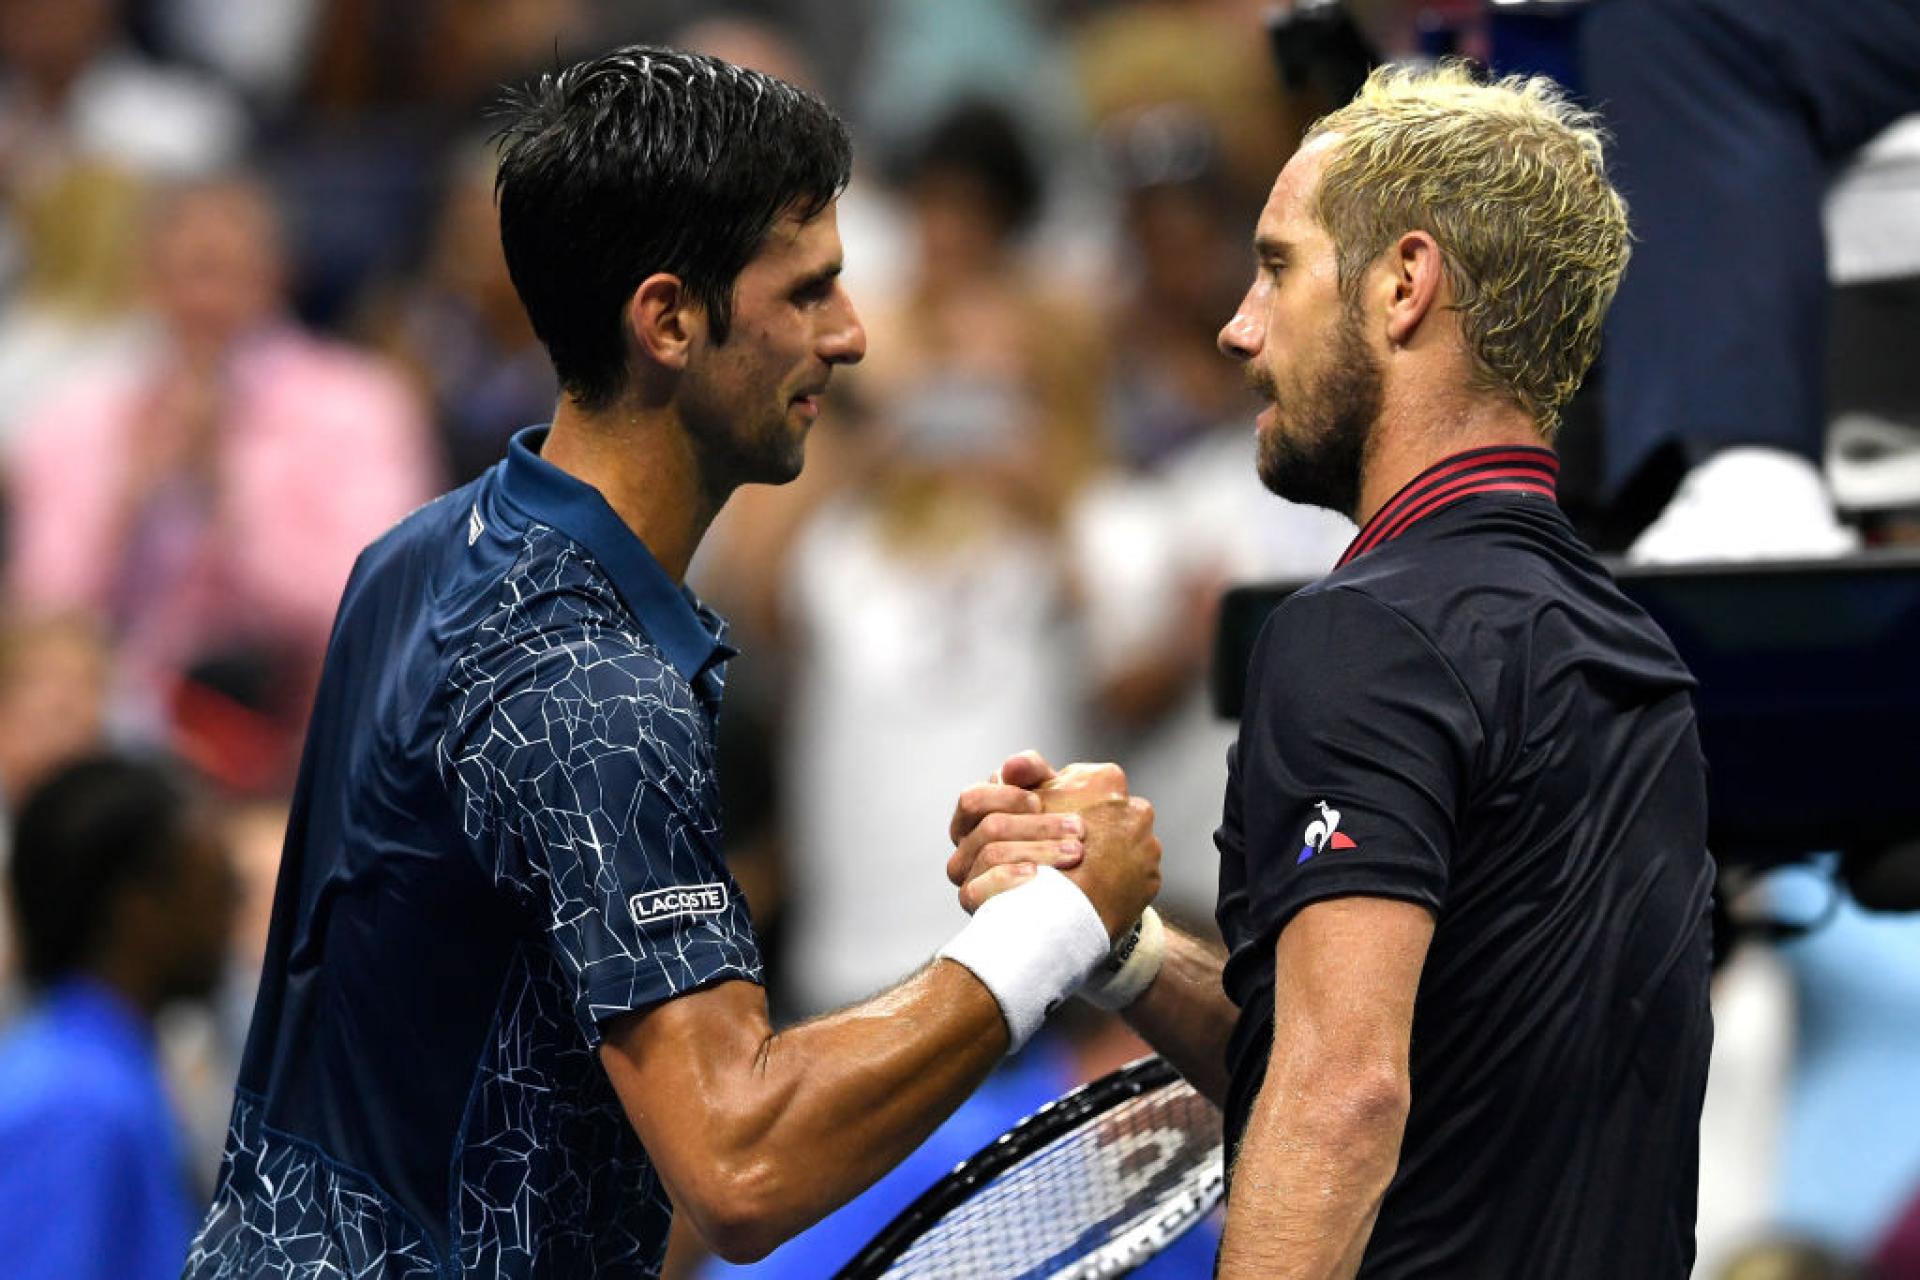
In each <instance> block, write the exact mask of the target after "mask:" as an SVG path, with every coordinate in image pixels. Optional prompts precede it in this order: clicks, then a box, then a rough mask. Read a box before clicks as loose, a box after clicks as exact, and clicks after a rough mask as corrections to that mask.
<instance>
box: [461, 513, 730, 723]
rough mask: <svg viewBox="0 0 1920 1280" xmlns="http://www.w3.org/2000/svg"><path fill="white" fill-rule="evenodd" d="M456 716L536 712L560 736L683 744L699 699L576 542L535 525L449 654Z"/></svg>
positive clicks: (528, 716)
mask: <svg viewBox="0 0 1920 1280" xmlns="http://www.w3.org/2000/svg"><path fill="white" fill-rule="evenodd" d="M450 683H451V688H452V692H453V694H454V698H455V703H456V714H455V717H454V719H455V721H456V723H460V722H465V723H468V724H472V723H473V722H475V721H476V719H499V718H502V717H504V718H506V719H508V720H512V721H515V722H518V723H520V724H521V725H522V727H523V728H525V729H527V730H529V731H531V729H532V727H533V724H534V723H535V722H538V723H539V724H540V725H541V726H542V727H543V728H545V729H552V728H554V727H556V726H560V727H564V728H566V729H567V730H568V732H566V733H565V734H554V733H551V732H547V733H543V735H542V740H543V741H545V742H547V743H548V744H549V745H550V746H552V747H553V748H554V749H556V750H558V749H560V747H561V746H562V745H563V744H573V745H583V744H589V743H593V742H597V743H600V744H601V745H603V746H604V747H605V748H606V749H608V750H612V749H615V748H616V747H621V746H625V747H628V748H636V749H637V747H638V745H639V744H641V743H644V742H649V741H651V742H666V743H680V742H684V741H686V740H687V739H689V738H690V737H692V736H694V735H695V733H696V732H697V728H698V723H699V721H698V714H699V713H698V706H699V704H698V700H697V698H696V697H695V695H694V693H693V690H692V689H691V688H690V687H689V686H688V685H687V682H686V681H685V679H684V678H682V677H681V675H680V674H679V673H678V672H677V671H676V670H674V668H673V665H672V663H670V662H669V661H668V660H667V658H666V656H665V655H664V654H663V653H662V652H661V651H660V649H659V648H658V646H656V645H655V644H654V642H653V641H652V640H651V639H650V638H649V637H648V636H647V634H646V632H645V630H644V629H643V628H642V627H641V626H640V624H639V622H638V621H637V620H636V619H635V618H634V617H633V615H632V614H631V613H629V612H628V610H627V607H626V605H625V604H624V603H623V602H622V600H621V599H620V596H619V593H618V592H617V591H616V590H615V589H614V586H613V584H612V582H611V581H610V580H609V579H608V577H607V575H606V573H605V572H604V570H602V569H601V567H600V566H599V565H598V564H597V563H596V562H595V561H594V560H593V558H592V556H591V555H590V554H589V553H588V552H587V551H586V549H585V548H583V547H581V546H580V545H579V544H578V543H576V542H574V541H573V540H572V539H570V538H568V537H567V536H566V535H565V534H562V533H559V532H557V531H556V530H554V529H551V528H548V527H546V526H544V525H537V524H536V525H533V526H530V527H529V528H528V529H527V530H526V531H525V534H524V536H523V538H522V541H521V545H520V553H519V555H518V556H517V558H516V559H515V560H514V561H513V563H512V564H511V566H510V567H508V568H507V569H506V570H505V572H504V573H503V574H502V576H501V578H500V581H499V586H498V589H497V592H496V594H495V595H494V597H493V601H492V604H491V606H490V607H489V608H488V609H486V610H485V611H484V613H483V614H482V615H481V616H480V618H479V621H478V623H477V625H476V626H475V627H474V628H473V631H472V633H471V636H470V637H469V640H468V643H467V644H466V646H465V648H464V651H463V652H462V653H461V654H460V655H459V657H458V658H457V659H456V661H455V662H454V664H453V668H452V672H451V679H450Z"/></svg>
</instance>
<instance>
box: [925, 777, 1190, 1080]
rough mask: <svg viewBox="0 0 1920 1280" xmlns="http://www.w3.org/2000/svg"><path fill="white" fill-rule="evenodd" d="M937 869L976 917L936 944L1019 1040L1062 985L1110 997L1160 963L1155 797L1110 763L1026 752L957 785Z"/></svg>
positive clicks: (1133, 990)
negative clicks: (1072, 761) (983, 991)
mask: <svg viewBox="0 0 1920 1280" xmlns="http://www.w3.org/2000/svg"><path fill="white" fill-rule="evenodd" d="M948 833H949V835H951V836H952V838H953V842H954V851H953V856H952V857H951V858H949V859H948V861H947V878H948V879H949V880H951V881H952V882H953V883H954V884H955V885H957V886H958V887H959V890H960V905H961V906H962V907H964V908H965V909H966V910H967V912H968V913H969V914H971V915H972V916H973V917H974V918H973V921H972V923H970V924H969V925H968V926H967V927H966V928H965V929H964V930H962V931H961V932H960V934H958V935H957V936H956V937H955V938H954V939H953V941H952V942H949V943H948V944H947V946H946V947H944V948H942V950H941V952H940V955H941V956H942V957H944V958H946V959H949V960H953V961H955V962H956V963H959V964H961V965H964V966H965V967H966V968H968V969H969V970H971V971H972V972H973V974H974V976H975V977H977V978H979V979H980V981H981V982H982V983H984V984H985V985H986V987H987V989H988V990H989V991H991V992H992V993H993V995H994V998H995V999H996V1000H997V1001H998V1002H999V1004H1000V1009H1001V1013H1002V1014H1003V1015H1004V1016H1005V1018H1006V1022H1007V1028H1008V1033H1009V1036H1010V1039H1011V1046H1010V1050H1009V1051H1012V1050H1015V1049H1018V1048H1019V1047H1020V1046H1021V1045H1022V1044H1023V1043H1025V1041H1026V1039H1027V1037H1028V1036H1030V1035H1031V1034H1032V1033H1033V1031H1034V1030H1036V1029H1037V1028H1038V1027H1039V1025H1040V1023H1041V1022H1042V1021H1044V1020H1045V1017H1046V1015H1047V1013H1048V1012H1050V1011H1051V1010H1052V1009H1053V1007H1054V1006H1056V1005H1057V1004H1059V1003H1060V1001H1061V1000H1062V999H1064V998H1065V997H1066V996H1067V995H1069V994H1071V993H1072V992H1074V991H1076V990H1079V991H1081V994H1083V995H1085V996H1087V997H1088V998H1089V999H1092V1000H1093V1001H1094V1002H1095V1003H1097V1004H1101V1005H1103V1006H1105V1007H1108V1008H1120V1007H1123V1006H1124V1005H1126V1004H1127V1003H1129V1002H1130V1001H1131V1000H1132V999H1134V998H1136V997H1137V996H1138V995H1139V994H1140V993H1141V992H1142V991H1144V990H1145V989H1146V987H1147V986H1148V985H1149V984H1150V983H1151V982H1152V981H1153V978H1154V976H1155V975H1156V974H1157V972H1158V970H1159V963H1160V954H1161V947H1162V941H1161V929H1160V923H1159V919H1158V917H1157V916H1155V915H1154V914H1153V912H1152V911H1151V910H1150V909H1149V904H1150V903H1151V902H1152V901H1153V898H1154V895H1155V894H1157V893H1158V892H1159V891H1160V840H1159V837H1157V836H1155V835H1154V833H1153V806H1152V805H1151V804H1149V803H1148V802H1147V801H1145V800H1142V799H1140V798H1138V797H1135V796H1129V795H1128V794H1127V776H1126V774H1125V773H1124V772H1123V771H1122V770H1121V769H1120V767H1119V766H1118V765H1111V764H1076V765H1069V766H1067V767H1066V768H1065V769H1062V770H1060V771H1058V772H1055V770H1054V769H1053V767H1052V766H1051V765H1049V764H1048V763H1047V762H1046V761H1045V760H1043V759H1042V758H1041V757H1040V756H1039V755H1038V754H1037V753H1035V752H1032V751H1027V752H1022V753H1021V754H1019V755H1017V756H1013V757H1012V758H1010V759H1009V760H1007V762H1006V763H1005V764H1003V765H1002V766H1001V767H1000V771H999V772H998V773H996V774H994V775H993V777H992V778H991V779H989V780H988V781H987V782H985V783H983V784H981V785H979V786H975V787H969V788H968V789H967V790H966V791H964V792H962V793H961V795H960V799H959V802H958V804H957V805H955V807H954V814H953V822H952V825H951V826H950V828H949V832H948Z"/></svg>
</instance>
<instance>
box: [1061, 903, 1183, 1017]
mask: <svg viewBox="0 0 1920 1280" xmlns="http://www.w3.org/2000/svg"><path fill="white" fill-rule="evenodd" d="M1166 956H1167V927H1166V926H1165V925H1164V924H1161V923H1160V913H1159V912H1158V911H1155V910H1154V909H1153V908H1152V907H1148V908H1147V909H1146V910H1145V911H1142V912H1141V913H1140V923H1139V924H1136V925H1135V926H1133V928H1132V929H1129V930H1128V931H1127V932H1126V933H1123V934H1121V935H1120V941H1118V942H1116V943H1114V944H1113V951H1112V952H1111V953H1110V954H1109V955H1108V956H1107V958H1106V959H1105V960H1104V961H1102V962H1101V964H1100V967H1099V968H1097V969H1095V970H1094V971H1093V976H1092V977H1091V978H1089V979H1087V985H1086V986H1084V987H1081V988H1080V998H1081V999H1082V1000H1085V1001H1087V1002H1088V1003H1090V1004H1097V1005H1099V1006H1100V1007H1101V1008H1102V1009H1124V1008H1126V1007H1127V1006H1128V1005H1130V1004H1132V1003H1133V1002H1134V1001H1135V1000H1138V999H1139V998H1140V994H1141V993H1142V992H1143V991H1145V990H1146V989H1147V988H1148V987H1149V986H1151V985H1153V980H1154V979H1155V978H1157V977H1159V976H1160V962H1161V961H1162V960H1164V959H1166Z"/></svg>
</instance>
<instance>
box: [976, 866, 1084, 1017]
mask: <svg viewBox="0 0 1920 1280" xmlns="http://www.w3.org/2000/svg"><path fill="white" fill-rule="evenodd" d="M1112 946H1113V944H1112V940H1111V939H1109V938H1108V937H1107V927H1106V926H1105V925H1104V924H1102V923H1100V913H1099V912H1098V911H1095V910H1094V909H1093V903H1092V902H1091V901H1090V900H1089V899H1088V898H1087V895H1086V894H1084V893H1082V892H1081V891H1080V887H1079V886H1078V885H1076V884H1074V882H1073V881H1071V880H1069V879H1067V878H1066V877H1065V876H1063V875H1061V874H1060V873H1059V872H1058V871H1056V870H1054V869H1053V868H1052V867H1037V868H1035V869H1034V873H1033V878H1032V879H1031V880H1029V881H1027V882H1026V883H1025V884H1023V885H1021V886H1019V887H1018V888H1016V889H1009V890H1007V891H1006V892H1005V893H1002V894H999V895H997V896H995V897H992V898H989V899H987V901H986V902H985V903H983V904H982V905H981V907H980V909H979V910H978V911H976V912H974V913H973V919H972V920H969V921H968V922H967V926H966V928H964V929H962V930H960V932H959V933H956V934H955V935H953V940H952V941H950V942H948V943H947V945H946V946H944V947H942V948H940V956H941V958H943V959H947V960H952V961H953V962H954V963H956V964H961V965H965V966H966V967H967V968H968V969H969V970H970V971H972V973H973V976H974V977H976V978H978V979H980V981H981V983H982V984H984V985H985V987H986V988H987V990H988V991H990V992H992V993H993V998H994V999H995V1000H997V1001H998V1002H999V1004H1000V1016H1001V1017H1002V1018H1005V1019H1006V1022H1007V1035H1008V1037H1009V1041H1010V1043H1009V1044H1008V1046H1007V1052H1008V1053H1014V1052H1017V1051H1018V1050H1019V1049H1020V1047H1021V1046H1022V1045H1024V1044H1026V1042H1027V1039H1028V1037H1030V1036H1031V1035H1033V1033H1034V1032H1035V1031H1038V1030H1039V1029H1040V1024H1041V1023H1042V1022H1045V1021H1046V1018H1047V1015H1048V1014H1049V1013H1051V1012H1053V1010H1054V1008H1055V1007H1056V1006H1058V1005H1059V1003H1060V1002H1061V1001H1062V1000H1064V999H1066V998H1067V996H1068V995H1070V994H1071V993H1072V992H1073V990H1074V988H1076V987H1078V986H1079V985H1080V984H1081V983H1083V982H1085V981H1086V980H1087V975H1088V974H1090V973H1092V972H1093V971H1094V969H1095V968H1096V967H1098V966H1099V965H1100V963H1101V962H1102V961H1104V960H1105V959H1106V958H1107V955H1108V953H1109V952H1110V951H1111V950H1112Z"/></svg>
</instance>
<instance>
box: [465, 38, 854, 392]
mask: <svg viewBox="0 0 1920 1280" xmlns="http://www.w3.org/2000/svg"><path fill="white" fill-rule="evenodd" d="M500 115H501V116H502V117H503V119H504V123H503V124H502V127H501V128H500V130H499V132H498V133H497V134H496V135H495V136H496V139H497V141H498V143H499V146H500V172H499V176H498V179H497V180H496V184H495V192H496V194H497V196H498V199H499V203H500V236H501V242H502V245H503V246H504V248H505V250H506V258H507V270H508V272H509V273H510V274H511V275H512V277H513V286H514V289H515V290H516V291H517V292H518V293H519V295H520V301H521V303H522V304H523V305H524V306H525V307H526V309H527V315H528V317H529V318H530V319H531V320H532V322H533V329H534V332H535V333H536V334H538V335H539V337H540V341H541V342H542V343H544V344H545V346H546V348H547V354H548V355H549V356H550V357H551V358H552V360H553V367H554V371H555V372H556V373H557V374H558V375H559V379H560V385H561V387H562V388H563V389H564V390H565V391H566V393H567V395H568V396H569V397H571V398H572V399H573V400H574V401H576V402H577V403H578V404H579V405H580V406H581V407H582V408H585V409H589V410H592V409H603V408H605V407H607V406H608V405H610V404H612V403H613V402H614V401H615V400H617V399H618V398H619V396H620V394H621V392H622V391H623V390H624V389H625V387H626V385H627V376H628V371H627V343H626V338H625V334H624V327H623V326H624V321H623V313H624V310H625V307H626V304H627V300H628V299H629V298H631V297H632V296H633V291H634V290H635V289H636V288H638V287H639V285H640V282H641V281H642V280H645V279H646V278H647V277H648V276H650V275H653V274H655V273H657V272H664V273H667V274H669V275H674V276H678V277H679V278H680V280H681V281H682V283H683V284H685V286H686V288H687V290H688V292H690V293H691V294H692V295H693V297H694V298H695V299H696V300H697V301H698V302H699V303H700V305H701V306H702V307H704V308H705V310H706V313H707V318H708V323H709V325H710V327H711V330H712V333H713V337H714V340H715V341H716V342H724V341H726V338H727V334H728V331H729V328H730V326H731V322H732V314H733V289H734V283H735V281H736V279H737V278H738V277H739V275H740V271H741V269H742V268H743V267H745V266H746V265H747V263H748V262H750V261H751V260H752V259H753V256H754V255H755V254H756V253H757V252H759V250H760V246H761V245H762V243H763V242H764V241H765V239H766V236H767V233H768V231H769V230H771V229H772V227H773V225H774V224H775V223H776V222H778V221H779V220H780V218H781V217H782V216H783V215H786V214H792V215H794V216H796V217H798V218H799V219H800V220H802V221H806V220H807V219H810V218H812V217H814V216H816V215H817V214H819V213H820V212H821V211H822V210H824V209H825V208H826V207H827V206H828V205H829V204H831V203H832V202H833V201H834V199H835V198H836V197H838V196H839V194H840V192H841V191H842V190H843V189H844V188H845V186H846V184H847V179H848V176H849V175H850V173H851V172H852V165H853V149H852V143H851V141H850V140H849V138H848V135H847V128H846V125H845V124H843V123H842V122H841V120H840V119H839V117H837V116H836V115H834V113H833V112H832V111H830V110H829V109H828V108H827V107H826V105H825V104H824V103H822V102H821V101H820V100H819V99H818V98H816V97H814V96H813V95H812V94H810V93H808V92H806V91H805V90H804V89H799V88H796V87H795V86H793V85H790V84H788V83H786V82H785V81H783V80H778V79H775V78H774V77H772V76H769V75H766V74H764V73H762V72H758V71H749V70H746V69H744V68H741V67H736V66H734V65H732V64H731V63H726V62H722V61H720V60H719V59H717V58H710V57H707V56H705V55H702V54H696V53H682V52H678V51H674V50H667V49H656V48H650V47H645V46H633V47H630V48H624V49H617V50H615V51H614V52H612V53H608V54H605V55H603V56H601V57H598V58H594V59H591V60H590V61H586V62H581V63H578V64H576V65H574V66H571V67H568V68H566V69H565V70H563V71H560V72H556V73H553V74H550V75H546V76H542V77H541V78H540V79H539V80H537V81H535V82H533V83H531V84H529V85H527V86H525V87H523V88H520V89H517V90H512V91H510V92H509V93H508V94H507V95H506V96H505V97H504V98H503V99H502V102H501V106H500Z"/></svg>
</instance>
